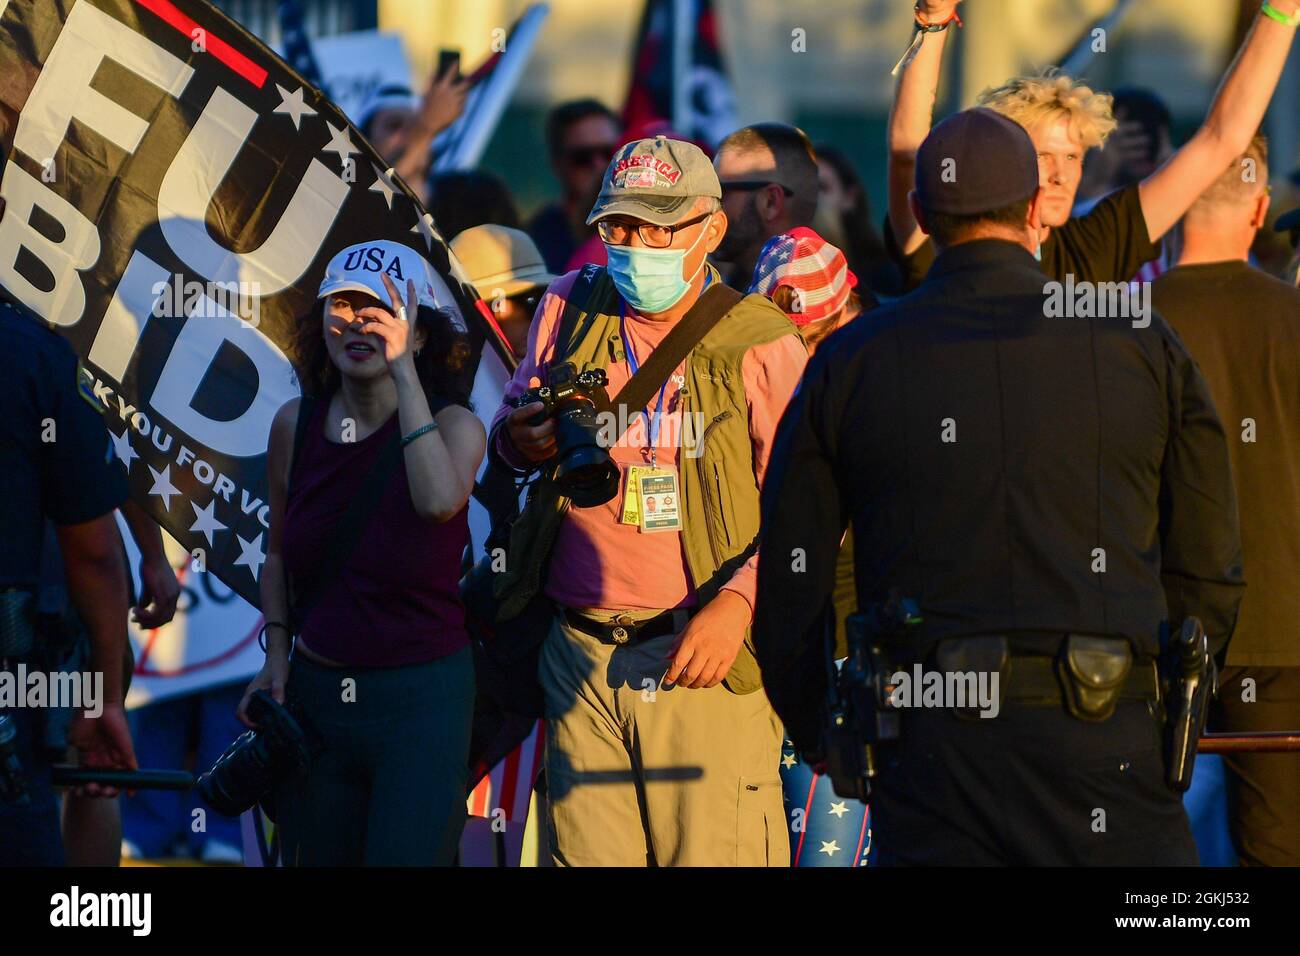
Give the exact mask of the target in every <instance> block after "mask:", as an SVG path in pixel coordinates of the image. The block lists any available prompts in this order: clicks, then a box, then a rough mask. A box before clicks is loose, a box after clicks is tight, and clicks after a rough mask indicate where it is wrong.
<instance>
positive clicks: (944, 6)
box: [889, 0, 961, 255]
mask: <svg viewBox="0 0 1300 956" xmlns="http://www.w3.org/2000/svg"><path fill="white" fill-rule="evenodd" d="M960 2H961V0H921V2H920V3H919V5H918V6H919V7H920V10H919V12H920V13H921V15H922V16H924V17H925V18H926V19H927V20H928V21H929V22H931V23H942V22H944V21H945V20H947V19H949V18H950V17H951V16H952V15H953V13H954V12H955V11H956V9H957V4H958V3H960ZM950 30H951V27H950V28H949V29H948V30H943V31H942V32H939V33H925V34H922V36H921V46H920V48H919V49H918V50H917V51H916V56H915V57H914V58H913V60H912V62H911V63H909V64H907V65H906V66H905V67H903V69H902V70H901V71H900V74H899V77H898V84H897V85H896V86H895V87H894V103H893V107H892V108H891V109H890V112H889V226H890V228H891V229H892V230H893V232H894V240H895V241H896V242H897V244H898V248H899V250H900V251H901V252H902V253H903V254H904V255H907V254H910V253H912V252H915V251H916V250H917V249H918V248H919V247H920V245H921V243H923V242H925V233H923V232H921V230H920V227H918V226H917V224H916V218H915V217H914V216H913V215H912V210H911V209H910V208H909V207H908V204H907V194H908V193H909V192H911V190H912V184H913V183H914V182H915V180H916V151H917V150H918V149H920V148H921V144H922V143H923V142H925V138H926V136H928V135H930V124H931V121H932V120H933V117H934V100H935V97H936V96H937V95H938V92H939V67H940V65H941V64H942V62H943V48H944V44H945V43H946V42H947V39H948V33H949V31H950Z"/></svg>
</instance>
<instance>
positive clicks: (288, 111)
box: [271, 83, 316, 129]
mask: <svg viewBox="0 0 1300 956" xmlns="http://www.w3.org/2000/svg"><path fill="white" fill-rule="evenodd" d="M275 88H276V89H277V90H279V91H280V105H279V106H277V107H276V108H275V109H273V110H271V112H272V113H284V114H285V115H287V116H288V117H289V118H290V119H291V120H293V128H294V129H302V118H303V117H304V116H315V115H316V111H315V110H314V109H312V108H311V107H310V106H308V105H307V104H306V103H304V102H303V101H302V87H299V88H298V89H296V90H294V91H293V92H292V93H290V92H289V91H288V90H286V89H285V88H284V87H283V86H281V85H280V84H279V83H277V84H275Z"/></svg>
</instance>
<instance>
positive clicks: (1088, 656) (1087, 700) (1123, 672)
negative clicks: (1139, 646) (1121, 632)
mask: <svg viewBox="0 0 1300 956" xmlns="http://www.w3.org/2000/svg"><path fill="white" fill-rule="evenodd" d="M1132 667H1133V649H1132V648H1131V647H1130V646H1129V643H1128V641H1126V640H1124V639H1123V638H1116V637H1091V636H1088V635H1085V634H1071V635H1069V636H1068V637H1067V638H1066V639H1065V640H1064V641H1063V642H1062V643H1061V650H1060V654H1059V655H1058V657H1057V660H1056V674H1057V677H1058V678H1060V681H1061V687H1062V690H1063V691H1064V695H1065V706H1066V709H1067V710H1068V711H1069V712H1070V713H1071V714H1072V715H1073V716H1075V717H1077V718H1078V719H1079V720H1086V721H1090V722H1098V721H1103V720H1109V719H1110V717H1111V715H1112V714H1114V713H1115V708H1116V707H1117V706H1118V705H1119V699H1120V693H1121V692H1122V691H1123V689H1124V679H1125V678H1126V677H1127V676H1128V672H1129V671H1130V670H1131V669H1132Z"/></svg>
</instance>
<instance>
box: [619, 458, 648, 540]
mask: <svg viewBox="0 0 1300 956" xmlns="http://www.w3.org/2000/svg"><path fill="white" fill-rule="evenodd" d="M650 471H651V469H650V468H647V467H645V466H644V465H629V466H628V469H627V484H626V485H625V486H624V488H623V514H622V515H621V516H620V517H619V521H620V522H621V523H622V524H634V525H640V524H641V477H642V476H643V475H646V474H649V473H650Z"/></svg>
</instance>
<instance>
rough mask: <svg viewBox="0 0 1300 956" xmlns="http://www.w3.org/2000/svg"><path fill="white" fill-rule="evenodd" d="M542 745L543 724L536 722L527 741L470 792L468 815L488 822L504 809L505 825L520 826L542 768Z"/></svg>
mask: <svg viewBox="0 0 1300 956" xmlns="http://www.w3.org/2000/svg"><path fill="white" fill-rule="evenodd" d="M545 744H546V731H545V725H544V724H543V723H542V721H540V720H539V721H538V722H537V724H536V725H535V726H534V727H533V732H532V733H531V734H529V735H528V737H527V739H526V740H524V742H523V743H521V744H520V745H519V746H518V747H516V748H515V749H514V750H512V751H510V753H509V754H507V755H506V757H505V759H504V760H502V761H501V762H500V763H499V764H497V765H496V766H495V767H493V768H492V772H491V773H489V774H488V775H487V776H486V777H484V778H483V779H482V780H480V781H479V784H478V786H477V787H475V788H474V790H473V792H471V793H470V795H469V799H468V800H467V801H466V805H467V809H468V811H469V815H470V816H472V817H486V818H488V819H491V818H492V817H493V815H494V813H495V812H496V810H497V809H498V808H500V809H503V810H505V816H506V822H507V823H523V822H524V821H525V820H526V819H528V801H529V799H530V798H531V797H532V793H533V784H535V783H536V782H537V774H538V772H539V771H540V770H541V769H542V750H543V747H544V746H545Z"/></svg>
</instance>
